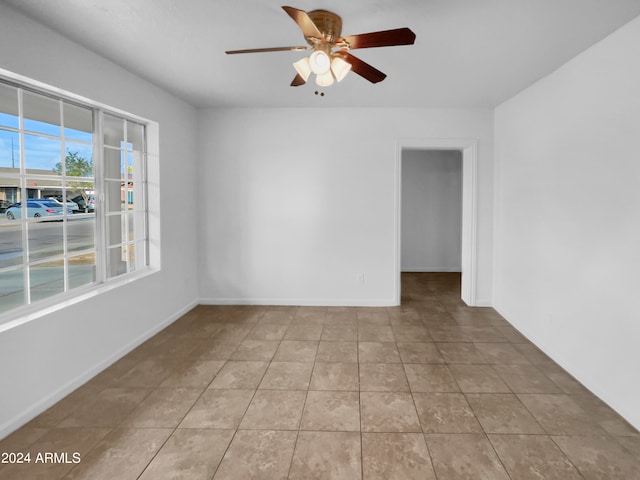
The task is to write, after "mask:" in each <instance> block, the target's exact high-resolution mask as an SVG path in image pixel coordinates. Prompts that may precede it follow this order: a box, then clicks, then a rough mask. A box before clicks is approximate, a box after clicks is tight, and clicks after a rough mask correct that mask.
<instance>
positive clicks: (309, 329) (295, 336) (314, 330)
mask: <svg viewBox="0 0 640 480" xmlns="http://www.w3.org/2000/svg"><path fill="white" fill-rule="evenodd" d="M321 335H322V325H309V324H302V325H299V324H293V325H289V327H288V328H287V332H286V333H285V335H284V339H285V340H305V341H310V342H316V341H320V336H321Z"/></svg>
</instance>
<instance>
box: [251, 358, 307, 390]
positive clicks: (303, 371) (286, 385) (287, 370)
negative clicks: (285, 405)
mask: <svg viewBox="0 0 640 480" xmlns="http://www.w3.org/2000/svg"><path fill="white" fill-rule="evenodd" d="M312 371H313V363H302V362H271V364H270V365H269V368H267V371H266V373H265V374H264V377H263V378H262V382H261V383H260V387H258V388H263V389H274V390H307V389H308V388H309V381H310V380H311V372H312Z"/></svg>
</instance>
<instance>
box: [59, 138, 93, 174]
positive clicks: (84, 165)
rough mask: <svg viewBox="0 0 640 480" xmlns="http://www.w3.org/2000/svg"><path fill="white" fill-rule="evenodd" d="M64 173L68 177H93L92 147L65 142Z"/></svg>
mask: <svg viewBox="0 0 640 480" xmlns="http://www.w3.org/2000/svg"><path fill="white" fill-rule="evenodd" d="M64 146H65V157H64V162H65V174H66V175H68V176H70V177H86V178H93V176H94V171H93V147H92V146H91V145H84V144H82V143H72V142H65V144H64Z"/></svg>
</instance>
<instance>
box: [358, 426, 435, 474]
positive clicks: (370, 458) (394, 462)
mask: <svg viewBox="0 0 640 480" xmlns="http://www.w3.org/2000/svg"><path fill="white" fill-rule="evenodd" d="M362 473H363V475H362V477H363V478H365V479H367V480H390V479H398V480H400V479H402V480H432V479H433V480H435V478H436V476H435V473H434V471H433V466H432V465H431V458H430V456H429V451H428V450H427V444H426V442H425V439H424V436H423V435H422V434H421V433H363V434H362Z"/></svg>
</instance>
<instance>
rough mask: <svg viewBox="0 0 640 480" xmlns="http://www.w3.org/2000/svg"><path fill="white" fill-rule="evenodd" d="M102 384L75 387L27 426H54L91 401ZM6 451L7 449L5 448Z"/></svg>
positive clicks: (100, 390) (97, 393) (102, 388)
mask: <svg viewBox="0 0 640 480" xmlns="http://www.w3.org/2000/svg"><path fill="white" fill-rule="evenodd" d="M104 388H105V387H104V386H96V385H93V384H90V383H89V384H85V385H83V386H81V387H80V388H77V389H76V390H74V391H73V392H71V393H70V394H69V395H67V396H66V397H64V398H63V399H62V400H60V401H59V402H58V403H56V404H55V405H53V406H52V407H50V408H49V409H47V410H46V411H44V412H43V413H41V414H40V415H38V416H37V417H36V418H34V419H33V420H32V421H31V422H29V423H28V426H29V427H55V426H57V425H58V424H59V423H60V422H62V421H63V420H64V419H66V418H67V417H68V416H69V415H72V414H74V413H76V412H77V411H78V409H80V408H82V407H83V406H85V405H86V404H88V403H90V402H93V401H94V400H95V399H96V397H97V396H98V395H99V394H100V392H102V390H104ZM5 451H8V450H5Z"/></svg>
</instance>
